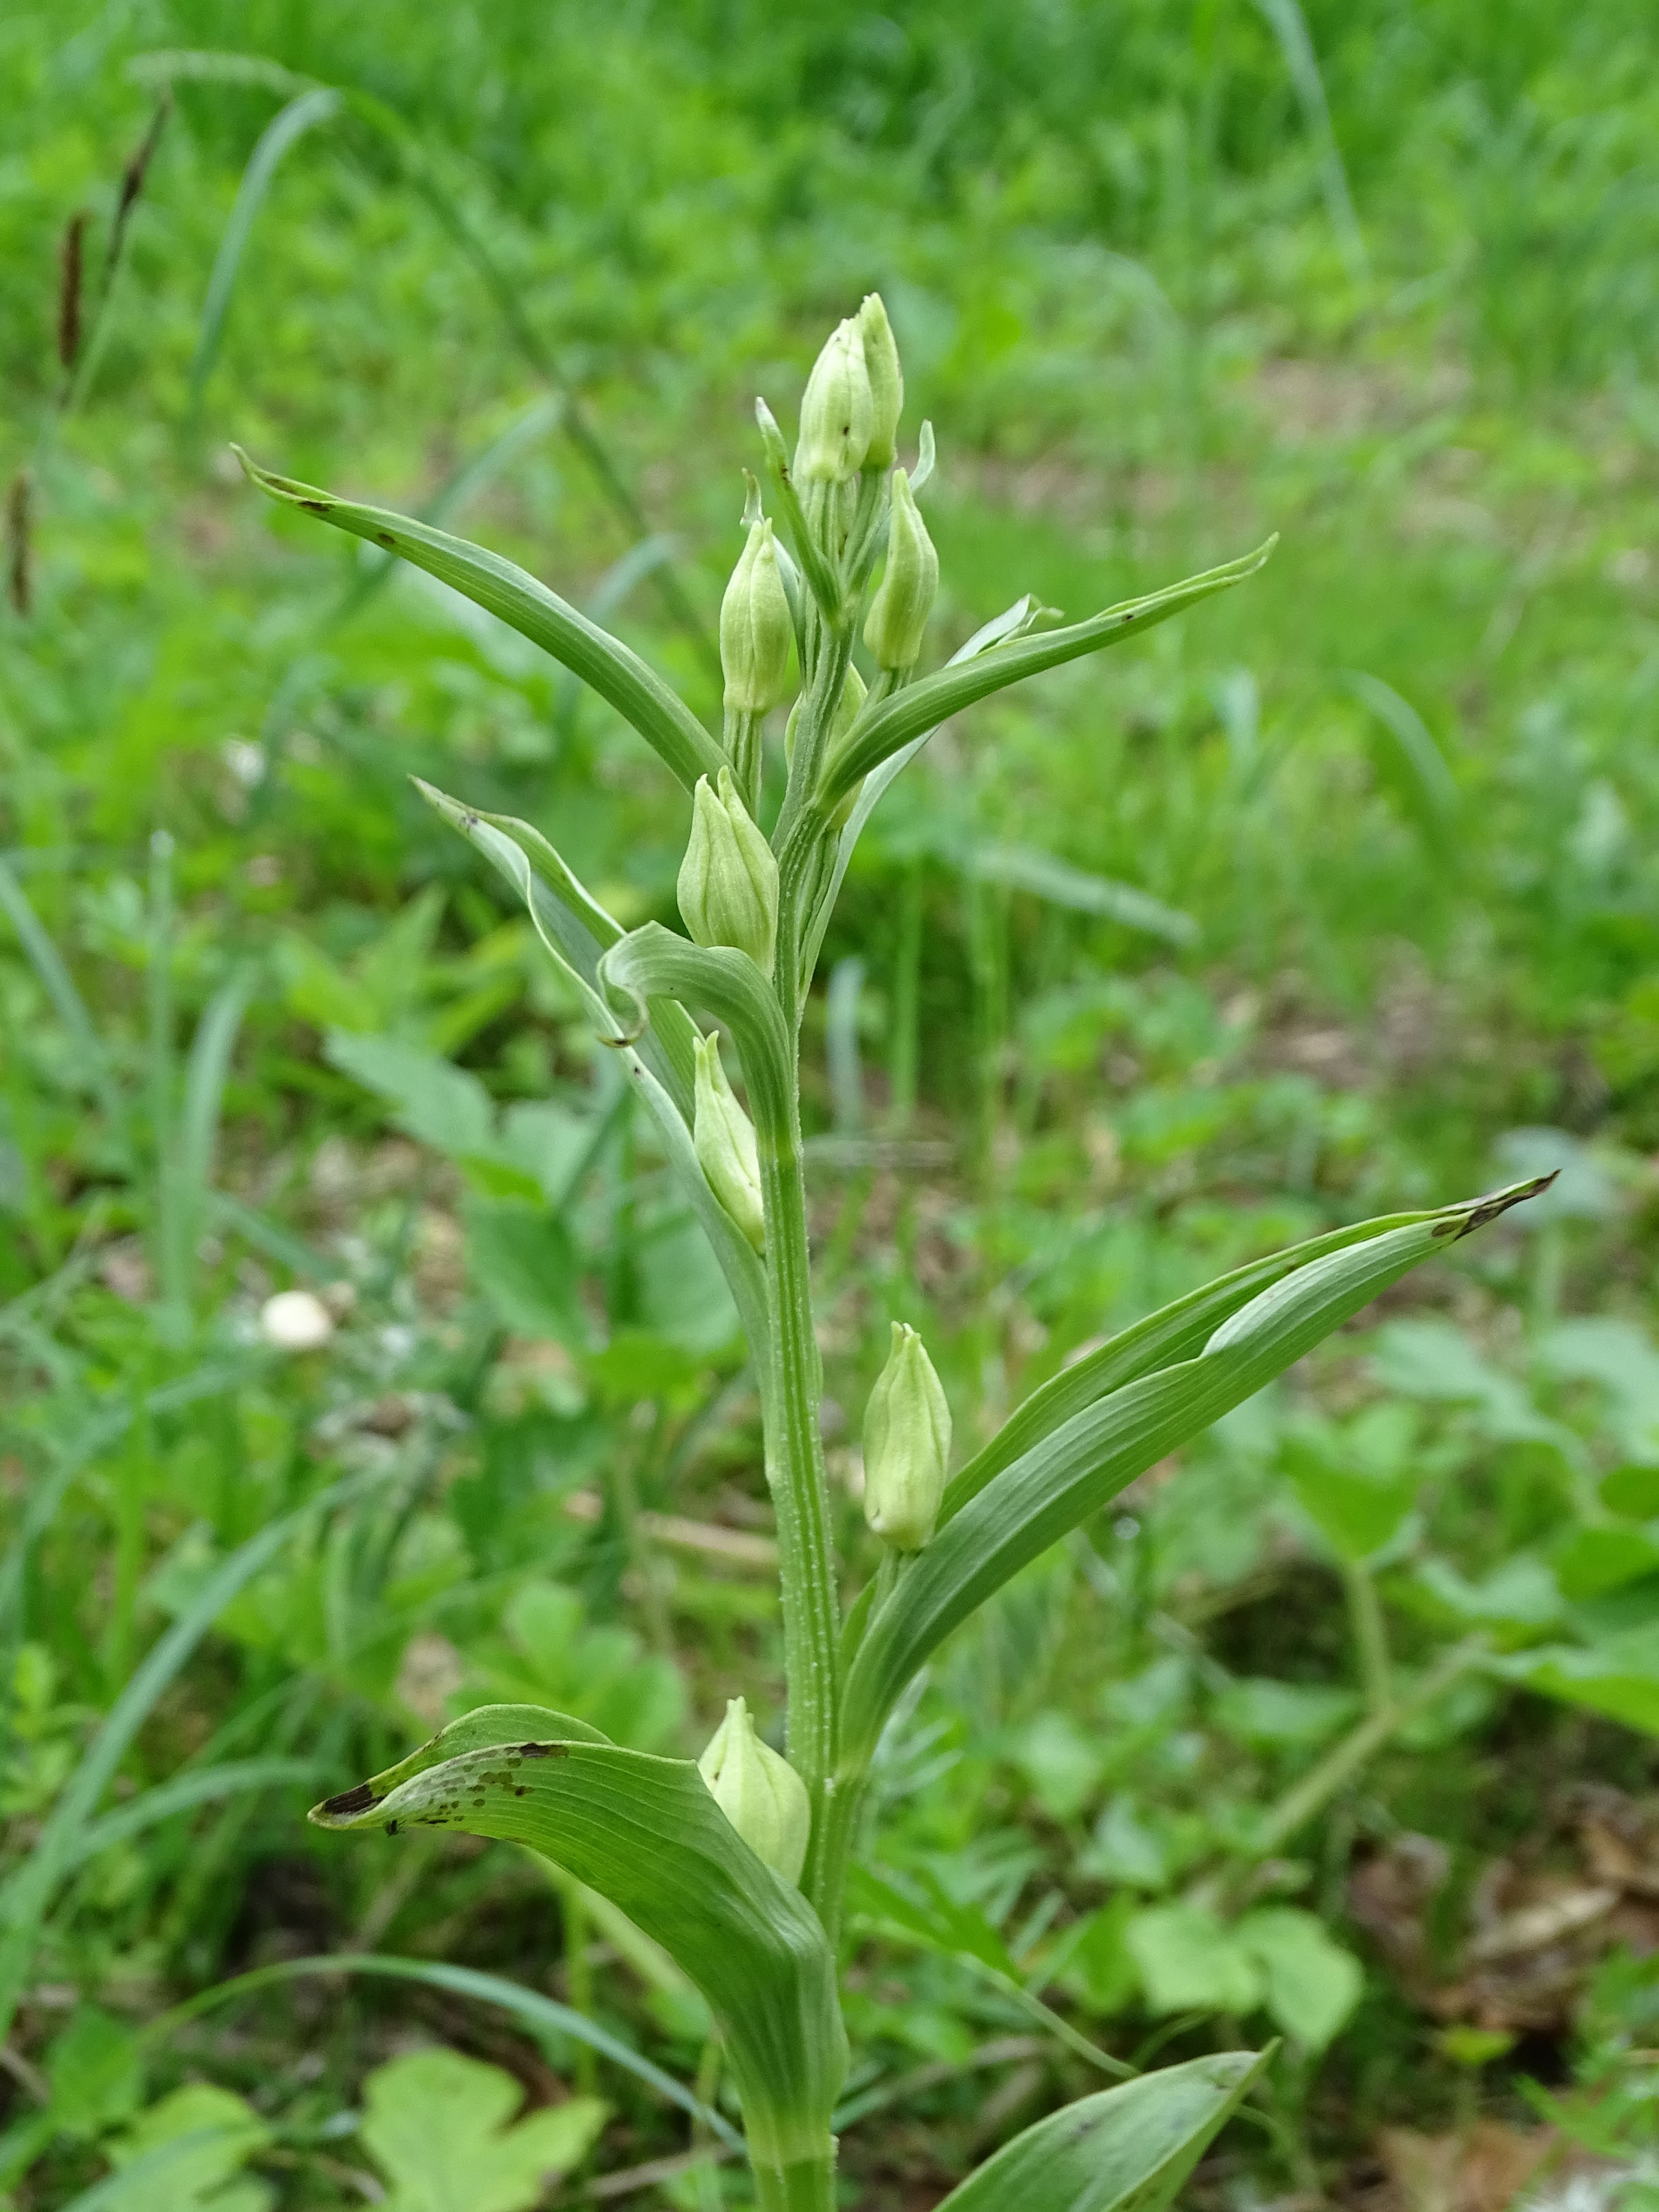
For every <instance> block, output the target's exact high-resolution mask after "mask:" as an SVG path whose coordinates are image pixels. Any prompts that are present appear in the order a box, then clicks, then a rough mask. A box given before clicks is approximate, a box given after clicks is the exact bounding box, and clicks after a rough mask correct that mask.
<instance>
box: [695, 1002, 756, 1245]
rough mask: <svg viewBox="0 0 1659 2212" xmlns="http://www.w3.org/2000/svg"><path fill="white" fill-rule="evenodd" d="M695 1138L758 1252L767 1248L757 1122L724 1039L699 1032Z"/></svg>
mask: <svg viewBox="0 0 1659 2212" xmlns="http://www.w3.org/2000/svg"><path fill="white" fill-rule="evenodd" d="M693 1050H694V1052H695V1053H696V1062H697V1069H696V1091H695V1097H694V1111H693V1115H692V1127H691V1141H692V1144H693V1146H695V1148H696V1155H697V1162H698V1164H699V1166H700V1167H701V1168H702V1171H703V1173H704V1174H705V1175H706V1176H708V1187H709V1188H710V1189H711V1190H712V1191H713V1192H714V1195H715V1197H716V1198H717V1199H719V1200H720V1204H721V1205H722V1206H724V1207H725V1208H726V1212H728V1213H729V1214H730V1215H731V1217H732V1220H733V1221H735V1222H736V1223H737V1225H738V1228H739V1229H741V1230H742V1231H743V1233H744V1236H745V1237H747V1238H748V1239H749V1242H750V1243H751V1244H752V1245H753V1246H754V1248H755V1249H756V1250H757V1252H760V1251H763V1250H764V1249H765V1247H766V1218H765V1213H764V1211H763V1207H762V1204H761V1179H760V1155H759V1153H758V1152H757V1149H756V1146H755V1128H754V1124H753V1122H751V1121H750V1119H749V1116H748V1115H746V1114H745V1113H744V1110H743V1109H742V1107H741V1106H739V1105H738V1102H737V1098H736V1096H735V1094H734V1093H733V1091H732V1086H731V1085H730V1084H729V1083H728V1082H727V1081H726V1070H725V1068H724V1067H723V1066H721V1064H720V1039H719V1038H718V1037H715V1036H703V1037H699V1038H698V1039H697V1041H696V1045H695V1046H694V1047H693Z"/></svg>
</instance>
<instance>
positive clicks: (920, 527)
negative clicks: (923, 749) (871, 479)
mask: <svg viewBox="0 0 1659 2212" xmlns="http://www.w3.org/2000/svg"><path fill="white" fill-rule="evenodd" d="M938 590H939V555H938V554H937V553H936V552H935V551H934V550H933V539H932V538H930V537H929V536H928V535H927V524H926V523H925V522H924V521H923V520H922V519H921V510H920V509H919V508H918V507H917V505H916V501H915V493H914V492H913V491H912V490H911V489H910V479H909V478H908V477H907V476H906V475H905V473H904V471H903V470H902V469H896V470H895V471H894V472H893V513H892V520H891V523H890V526H889V530H888V536H887V566H886V568H884V570H883V571H882V578H881V582H880V585H879V586H878V589H877V592H876V596H875V597H874V599H872V600H871V602H870V612H869V614H868V615H867V616H866V618H865V624H864V641H865V643H866V645H867V646H868V647H869V648H870V650H871V652H872V653H874V655H875V657H876V665H877V666H878V668H885V669H889V670H892V671H902V670H904V669H907V668H913V667H914V666H915V663H916V657H917V655H918V654H919V653H921V641H922V638H923V636H924V635H925V634H926V632H927V617H928V616H929V615H931V614H932V612H933V599H934V596H935V594H936V593H937V592H938Z"/></svg>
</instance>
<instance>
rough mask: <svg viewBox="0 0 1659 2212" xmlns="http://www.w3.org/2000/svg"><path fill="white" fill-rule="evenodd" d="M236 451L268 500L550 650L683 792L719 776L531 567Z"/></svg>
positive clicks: (637, 671) (666, 710) (716, 761)
mask: <svg viewBox="0 0 1659 2212" xmlns="http://www.w3.org/2000/svg"><path fill="white" fill-rule="evenodd" d="M234 451H235V452H236V453H237V456H238V458H239V459H240V461H241V464H242V466H243V467H244V469H246V471H247V474H248V476H249V477H250V479H251V480H252V483H255V484H257V485H258V488H259V489H260V490H261V491H263V492H264V493H266V494H267V495H269V496H270V498H272V499H274V500H276V501H280V502H282V503H283V504H284V505H286V506H289V507H298V508H300V509H301V511H302V512H303V513H307V514H314V515H316V516H317V517H318V518H319V520H321V521H324V522H328V523H331V524H332V525H333V526H334V527H335V528H336V529H337V530H344V531H349V532H350V534H351V535H352V536H353V537H354V538H366V539H367V540H368V543H369V544H372V545H379V546H380V547H381V548H383V550H385V551H386V552H388V553H396V554H398V556H400V557H401V558H402V559H404V560H405V561H409V562H413V563H414V565H415V566H416V568H424V569H425V570H426V572H427V574H428V575H431V576H435V577H436V578H437V579H438V580H439V582H440V583H443V584H447V585H449V586H450V587H451V588H452V589H453V590H454V591H457V592H460V593H461V595H462V596H463V598H465V599H471V600H473V601H474V602H475V603H476V604H477V605H479V606H481V607H483V608H484V609H485V610H486V611H488V612H489V613H490V614H492V615H495V616H498V617H500V619H501V621H502V622H504V623H507V624H508V625H509V627H510V628H512V629H516V630H518V631H520V633H521V634H522V635H524V636H526V637H527V638H529V639H530V641H531V642H532V644H534V645H538V646H540V647H541V648H542V650H543V651H544V653H550V654H551V655H552V656H553V658H554V659H556V660H557V661H560V662H562V664H563V665H564V666H565V667H567V668H568V669H569V670H570V671H572V672H573V674H574V675H576V676H579V677H580V678H581V680H582V682H583V683H584V684H588V685H590V686H591V687H592V690H595V691H597V692H598V693H599V696H600V697H601V698H602V699H604V700H605V701H606V702H608V704H610V705H611V706H612V707H614V708H616V710H617V713H618V714H620V715H621V716H622V717H623V720H624V721H628V722H631V723H632V724H633V726H634V727H635V729H636V730H637V731H638V732H639V733H640V735H641V737H642V738H644V739H645V741H646V743H647V744H649V745H651V746H652V747H653V748H654V750H656V751H657V752H658V753H659V754H660V756H661V757H662V758H663V760H664V761H665V763H667V765H668V766H669V767H670V768H671V769H672V770H673V772H674V774H675V775H677V776H678V778H679V780H680V781H681V782H682V783H683V784H684V786H685V787H686V789H687V790H688V791H690V789H691V788H692V787H693V786H694V785H695V784H696V781H697V778H698V777H699V776H701V775H716V774H717V773H718V772H719V770H720V767H721V766H722V764H723V763H724V761H725V758H726V756H725V754H724V753H723V752H722V751H721V750H720V746H719V745H718V744H716V743H715V741H714V738H712V737H711V736H710V735H709V733H708V731H707V730H705V729H704V728H703V726H702V723H701V722H700V721H698V720H697V718H696V715H695V714H693V713H692V712H691V710H690V708H689V707H688V706H687V705H686V704H685V702H684V700H682V699H681V698H680V697H679V696H678V693H677V692H675V691H673V690H671V688H670V687H669V685H667V684H665V683H664V682H663V680H662V678H661V677H659V675H658V674H657V673H656V671H654V670H653V669H652V668H650V667H648V666H647V664H646V663H645V662H644V661H643V660H641V658H640V656H639V654H638V653H635V652H634V651H633V649H632V648H631V647H629V646H626V645H624V644H623V642H622V641H621V639H620V638H616V637H612V636H611V634H610V632H609V631H608V630H604V629H600V628H599V624H598V623H592V622H590V621H589V620H588V618H587V617H586V615H584V614H582V613H580V612H579V611H578V610H577V609H576V608H574V607H573V606H572V605H570V603H569V601H568V600H567V599H561V598H560V597H559V595H558V593H557V592H552V591H550V590H549V589H548V587H547V586H546V585H545V584H544V583H541V582H539V581H538V579H537V578H536V577H534V576H532V575H531V574H529V572H528V571H527V570H526V569H524V568H520V567H518V565H517V564H516V563H515V562H512V561H507V560H505V559H503V558H502V556H501V555H500V554H499V553H490V552H488V551H486V550H485V549H484V548H483V546H481V545H472V544H468V542H467V541H466V539H465V538H452V537H451V536H450V534H449V533H448V532H447V531H444V530H436V529H435V528H434V527H433V526H432V525H431V524H430V523H426V522H416V521H415V520H412V519H411V518H410V516H408V515H404V514H394V513H390V512H388V511H387V510H386V508H384V507H360V506H359V505H357V504H356V501H352V500H345V499H339V498H337V497H336V495H334V494H333V493H332V492H328V491H323V490H319V489H318V487H317V486H316V485H314V484H306V483H295V481H294V479H293V478H292V477H280V476H275V475H273V474H271V472H270V471H269V470H266V469H261V468H258V467H256V465H254V464H253V463H252V461H250V460H249V459H248V458H247V456H246V454H245V453H242V451H241V449H240V447H236V448H234Z"/></svg>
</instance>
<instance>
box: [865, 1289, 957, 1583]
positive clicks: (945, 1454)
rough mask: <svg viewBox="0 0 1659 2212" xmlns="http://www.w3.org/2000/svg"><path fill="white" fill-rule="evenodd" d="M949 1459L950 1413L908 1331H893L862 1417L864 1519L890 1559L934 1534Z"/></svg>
mask: <svg viewBox="0 0 1659 2212" xmlns="http://www.w3.org/2000/svg"><path fill="white" fill-rule="evenodd" d="M950 1458H951V1408H950V1407H949V1406H948V1405H947V1404H946V1402H945V1391H944V1389H943V1388H942V1386H941V1384H940V1383H939V1377H938V1376H937V1375H935V1374H934V1372H933V1361H932V1360H931V1359H929V1358H928V1357H927V1352H926V1351H925V1350H924V1348H923V1346H922V1341H921V1338H920V1337H919V1336H918V1335H917V1334H916V1333H915V1329H913V1328H908V1326H907V1325H906V1324H905V1323H904V1322H899V1321H896V1322H894V1323H893V1348H892V1350H891V1352H889V1354H888V1355H887V1364H886V1366H885V1367H884V1368H883V1369H882V1370H881V1373H880V1374H879V1375H878V1376H877V1377H876V1387H875V1389H873V1390H872V1392H871V1393H870V1402H869V1404H868V1405H867V1406H866V1407H865V1409H864V1517H865V1519H866V1521H867V1522H869V1523H870V1526H871V1527H872V1528H873V1529H874V1530H875V1532H876V1534H877V1535H878V1536H879V1537H881V1538H882V1539H883V1541H884V1542H886V1543H889V1544H890V1545H891V1546H892V1547H893V1548H894V1550H895V1551H896V1552H919V1551H921V1547H922V1546H923V1545H924V1544H925V1543H926V1542H927V1539H928V1538H929V1537H930V1536H931V1535H932V1534H933V1523H934V1522H935V1521H937V1520H938V1518H939V1499H940V1498H942V1497H943V1496H944V1494H945V1469H946V1468H947V1467H948V1465H949V1463H950Z"/></svg>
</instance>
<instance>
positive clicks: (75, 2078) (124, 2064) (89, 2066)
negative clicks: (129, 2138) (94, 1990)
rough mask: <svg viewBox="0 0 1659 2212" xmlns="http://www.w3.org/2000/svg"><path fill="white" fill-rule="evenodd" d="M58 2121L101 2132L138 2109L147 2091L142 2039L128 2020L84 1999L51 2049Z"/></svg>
mask: <svg viewBox="0 0 1659 2212" xmlns="http://www.w3.org/2000/svg"><path fill="white" fill-rule="evenodd" d="M46 2079H47V2081H49V2082H50V2083H51V2084H52V2124H53V2125H54V2126H55V2127H56V2128H58V2130H60V2131H61V2132H62V2133H63V2134H64V2135H66V2136H99V2135H102V2134H103V2133H104V2131H105V2130H106V2129H108V2128H111V2127H113V2126H115V2125H116V2124H117V2123H118V2122H119V2121H122V2120H125V2119H128V2118H131V2115H132V2114H133V2113H134V2112H136V2111H137V2107H138V2103H139V2100H140V2098H141V2097H142V2095H143V2066H142V2063H141V2059H140V2055H139V2045H138V2039H137V2036H136V2035H135V2034H134V2033H133V2032H132V2030H131V2028H130V2027H128V2026H127V2025H126V2023H125V2021H118V2020H116V2019H114V2018H113V2017H112V2015H110V2014H108V2013H106V2012H100V2010H99V2009H98V2008H97V2007H96V2006H95V2005H85V2006H83V2007H82V2009H81V2010H80V2011H79V2012H77V2013H76V2015H75V2017H74V2019H73V2020H72V2021H70V2024H69V2026H68V2027H66V2028H65V2029H64V2033H62V2034H61V2035H60V2036H59V2037H58V2040H57V2041H56V2042H55V2043H54V2044H53V2045H52V2049H51V2051H49V2052H48V2053H47V2055H46Z"/></svg>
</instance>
